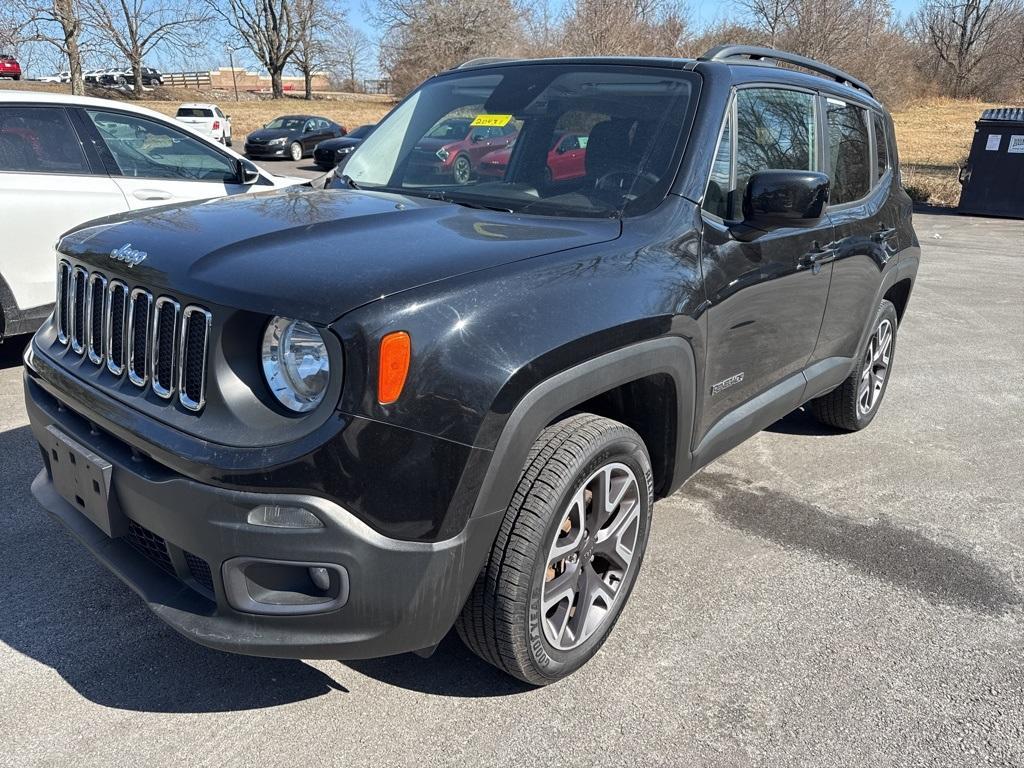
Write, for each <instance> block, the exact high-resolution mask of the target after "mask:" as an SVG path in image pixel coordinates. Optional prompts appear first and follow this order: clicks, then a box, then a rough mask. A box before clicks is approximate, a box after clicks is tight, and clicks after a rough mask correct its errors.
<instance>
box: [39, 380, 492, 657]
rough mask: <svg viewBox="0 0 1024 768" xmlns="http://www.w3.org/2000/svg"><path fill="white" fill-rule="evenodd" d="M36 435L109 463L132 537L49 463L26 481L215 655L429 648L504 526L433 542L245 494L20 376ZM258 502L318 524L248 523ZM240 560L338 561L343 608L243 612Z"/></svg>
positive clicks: (330, 507) (303, 499)
mask: <svg viewBox="0 0 1024 768" xmlns="http://www.w3.org/2000/svg"><path fill="white" fill-rule="evenodd" d="M25 388H26V401H27V406H28V411H29V419H30V422H31V427H32V430H33V434H34V435H35V437H36V439H37V440H38V441H39V442H40V444H41V445H44V446H45V445H47V441H48V437H47V435H48V434H49V432H48V427H51V426H54V427H56V428H57V429H59V430H60V431H61V432H62V433H64V434H65V435H67V436H68V437H69V438H71V439H73V440H74V441H77V442H78V443H79V444H81V445H84V446H87V447H88V449H89V450H90V451H93V452H94V453H96V454H98V455H99V456H100V457H101V458H103V459H105V460H106V461H108V462H109V463H110V465H111V489H112V490H111V497H112V498H116V503H117V505H118V508H119V511H120V512H121V513H123V515H124V516H125V517H126V518H127V519H128V521H130V522H129V532H128V533H127V534H126V535H123V536H120V537H118V538H111V537H109V536H107V534H106V533H104V532H103V531H102V530H100V528H98V527H97V526H96V525H95V524H93V522H92V521H91V520H89V519H88V518H87V517H86V516H85V515H84V514H83V513H81V512H80V511H79V510H78V509H77V508H76V507H74V506H73V505H72V504H70V503H69V502H67V501H65V499H64V498H62V497H61V496H60V495H59V494H58V492H57V490H56V487H55V485H54V482H53V475H52V470H51V464H50V461H51V458H50V456H49V454H48V452H47V451H46V450H45V449H44V451H43V456H44V461H45V465H46V466H45V467H44V469H43V470H42V471H41V472H40V473H39V475H38V476H37V477H36V479H35V481H34V482H33V484H32V492H33V494H34V495H35V497H36V499H37V500H38V501H39V502H40V503H41V504H42V505H43V506H44V507H45V508H46V509H47V510H48V511H49V512H50V514H51V515H53V517H55V518H56V519H57V520H59V521H60V522H61V523H63V524H64V525H65V526H66V527H67V528H68V529H69V531H70V532H71V533H72V534H73V535H74V536H75V538H77V539H78V540H79V541H80V542H81V543H83V544H84V545H85V546H86V547H87V548H88V549H89V550H90V551H91V552H92V554H93V555H94V556H95V557H96V558H97V559H98V560H99V561H100V562H101V563H102V564H103V565H105V566H106V567H107V568H109V569H110V570H111V571H112V572H113V573H114V574H115V575H116V576H118V578H120V579H121V580H122V581H124V582H125V583H126V584H127V585H128V586H129V587H131V589H133V590H134V591H135V592H136V593H137V594H139V595H140V596H141V597H142V598H143V599H144V600H145V601H146V603H147V605H148V606H149V608H150V609H151V610H152V611H153V612H154V613H155V614H156V615H157V616H158V617H159V618H161V619H162V620H163V621H165V622H166V623H168V624H169V625H170V626H171V627H172V628H174V629H175V630H177V631H178V632H180V633H181V634H182V635H184V636H186V637H188V638H189V639H191V640H194V641H196V642H198V643H201V644H203V645H206V646H209V647H211V648H216V649H219V650H223V651H230V652H234V653H244V654H249V655H257V656H274V657H283V658H331V659H351V658H367V657H374V656H384V655H389V654H395V653H403V652H406V651H413V650H418V649H422V648H429V647H431V646H434V645H436V644H437V643H438V642H440V640H441V639H442V638H443V637H444V635H445V634H446V633H447V631H448V630H449V629H450V628H451V626H452V624H453V623H454V621H455V618H456V617H457V616H458V614H459V612H460V610H461V609H462V605H463V603H464V601H465V599H466V597H467V596H468V594H469V590H470V589H471V588H472V585H473V582H474V581H475V578H476V575H477V573H478V572H479V569H480V567H481V566H482V564H483V562H484V559H485V557H486V555H487V552H488V550H489V549H490V546H491V543H492V541H493V539H494V535H495V533H496V530H497V526H498V525H499V524H500V518H501V516H502V515H501V513H500V512H499V513H494V514H490V515H485V516H480V517H474V518H472V519H471V520H470V521H469V523H468V524H467V525H466V527H465V528H464V529H463V530H462V532H461V533H459V534H458V535H456V536H454V537H452V538H449V539H446V540H443V541H439V542H429V543H428V542H413V541H404V540H398V539H392V538H389V537H387V536H384V535H382V534H380V533H379V532H377V531H375V530H373V529H372V528H370V527H369V526H368V525H366V524H365V523H363V522H362V521H361V520H359V519H358V518H356V517H355V516H353V515H352V514H351V513H349V512H348V511H347V510H345V509H343V508H342V507H341V506H339V505H337V504H335V503H333V502H330V501H328V500H325V499H323V498H319V497H315V496H309V495H292V494H287V493H248V492H242V491H238V490H230V489H225V488H219V487H216V486H212V485H208V484H205V483H202V482H198V481H196V480H193V479H190V478H187V477H185V476H183V475H180V474H178V473H176V472H174V471H173V470H171V469H169V468H168V467H166V466H164V465H162V464H160V463H158V462H157V461H155V460H153V459H152V458H149V457H147V456H144V455H142V454H140V452H139V451H137V450H133V449H132V448H131V447H130V446H129V445H128V444H126V443H125V442H123V441H122V440H120V439H119V438H117V437H115V436H114V435H112V434H110V433H108V432H106V431H104V430H102V429H99V428H98V427H97V425H96V424H95V423H94V422H91V421H90V420H88V419H86V418H84V417H83V416H81V415H79V414H77V413H75V412H74V410H73V404H72V403H64V402H61V401H58V400H57V399H56V398H55V397H53V396H52V395H50V394H49V393H48V392H46V391H44V390H43V388H42V387H41V386H40V385H39V384H38V383H36V382H34V381H32V380H31V378H30V377H29V376H28V374H26V377H25ZM263 505H271V506H273V505H280V506H299V507H302V508H304V509H307V510H309V511H311V512H313V513H314V514H315V515H316V516H317V517H318V518H319V519H320V521H321V522H322V523H323V527H322V528H313V529H299V528H287V529H286V528H270V527H266V526H260V525H253V524H250V523H249V522H248V516H249V513H250V511H251V510H253V509H254V508H256V507H260V506H263ZM238 558H256V559H258V560H264V561H285V562H287V563H299V564H307V563H321V564H331V565H336V566H338V567H339V568H340V569H344V573H345V575H346V577H347V596H346V599H345V600H344V601H342V602H343V603H344V604H343V605H340V606H336V607H333V608H332V609H330V610H327V611H323V612H316V613H306V614H303V615H266V614H264V613H256V612H253V611H251V610H242V609H239V608H238V607H237V606H238V601H237V600H236V599H232V597H230V596H229V592H230V593H232V594H237V590H236V589H234V588H231V589H228V590H226V589H225V579H224V574H225V573H228V572H230V570H231V567H232V563H234V562H238Z"/></svg>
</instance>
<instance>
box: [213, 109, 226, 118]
mask: <svg viewBox="0 0 1024 768" xmlns="http://www.w3.org/2000/svg"><path fill="white" fill-rule="evenodd" d="M213 111H214V112H216V113H217V117H224V113H223V112H221V111H220V107H217V108H215V109H214V110H213Z"/></svg>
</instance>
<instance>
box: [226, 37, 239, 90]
mask: <svg viewBox="0 0 1024 768" xmlns="http://www.w3.org/2000/svg"><path fill="white" fill-rule="evenodd" d="M234 53H235V50H234V48H228V64H229V65H230V67H231V84H232V85H233V86H234V87H235V101H238V80H237V79H236V78H235V56H234Z"/></svg>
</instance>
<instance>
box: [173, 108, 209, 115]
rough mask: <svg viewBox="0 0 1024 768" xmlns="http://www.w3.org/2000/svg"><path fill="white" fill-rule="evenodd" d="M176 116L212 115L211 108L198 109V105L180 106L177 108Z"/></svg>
mask: <svg viewBox="0 0 1024 768" xmlns="http://www.w3.org/2000/svg"><path fill="white" fill-rule="evenodd" d="M178 117H213V110H212V109H199V108H198V107H181V108H180V109H178Z"/></svg>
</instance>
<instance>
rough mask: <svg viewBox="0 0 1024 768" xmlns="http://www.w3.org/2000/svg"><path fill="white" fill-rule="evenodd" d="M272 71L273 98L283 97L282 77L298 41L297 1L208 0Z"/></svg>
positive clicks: (269, 70)
mask: <svg viewBox="0 0 1024 768" xmlns="http://www.w3.org/2000/svg"><path fill="white" fill-rule="evenodd" d="M207 2H208V3H209V4H210V7H211V8H212V9H213V10H214V11H216V12H217V14H219V15H220V16H221V18H223V19H224V21H226V22H227V24H228V26H229V27H231V29H233V30H234V31H235V32H236V33H237V34H238V35H239V37H241V38H242V40H244V41H245V44H246V45H247V46H248V47H249V49H250V50H251V51H252V53H253V56H255V57H256V60H257V61H259V62H260V64H262V65H263V66H264V67H266V69H267V72H269V73H270V85H271V88H272V90H273V94H274V98H275V99H280V98H282V97H283V96H284V85H283V84H282V80H281V77H282V75H283V73H284V69H285V67H286V66H288V61H289V60H290V59H291V58H292V56H293V55H294V54H295V49H296V48H297V47H298V44H299V34H300V27H301V23H300V20H299V18H298V13H297V10H296V7H295V0H207Z"/></svg>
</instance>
